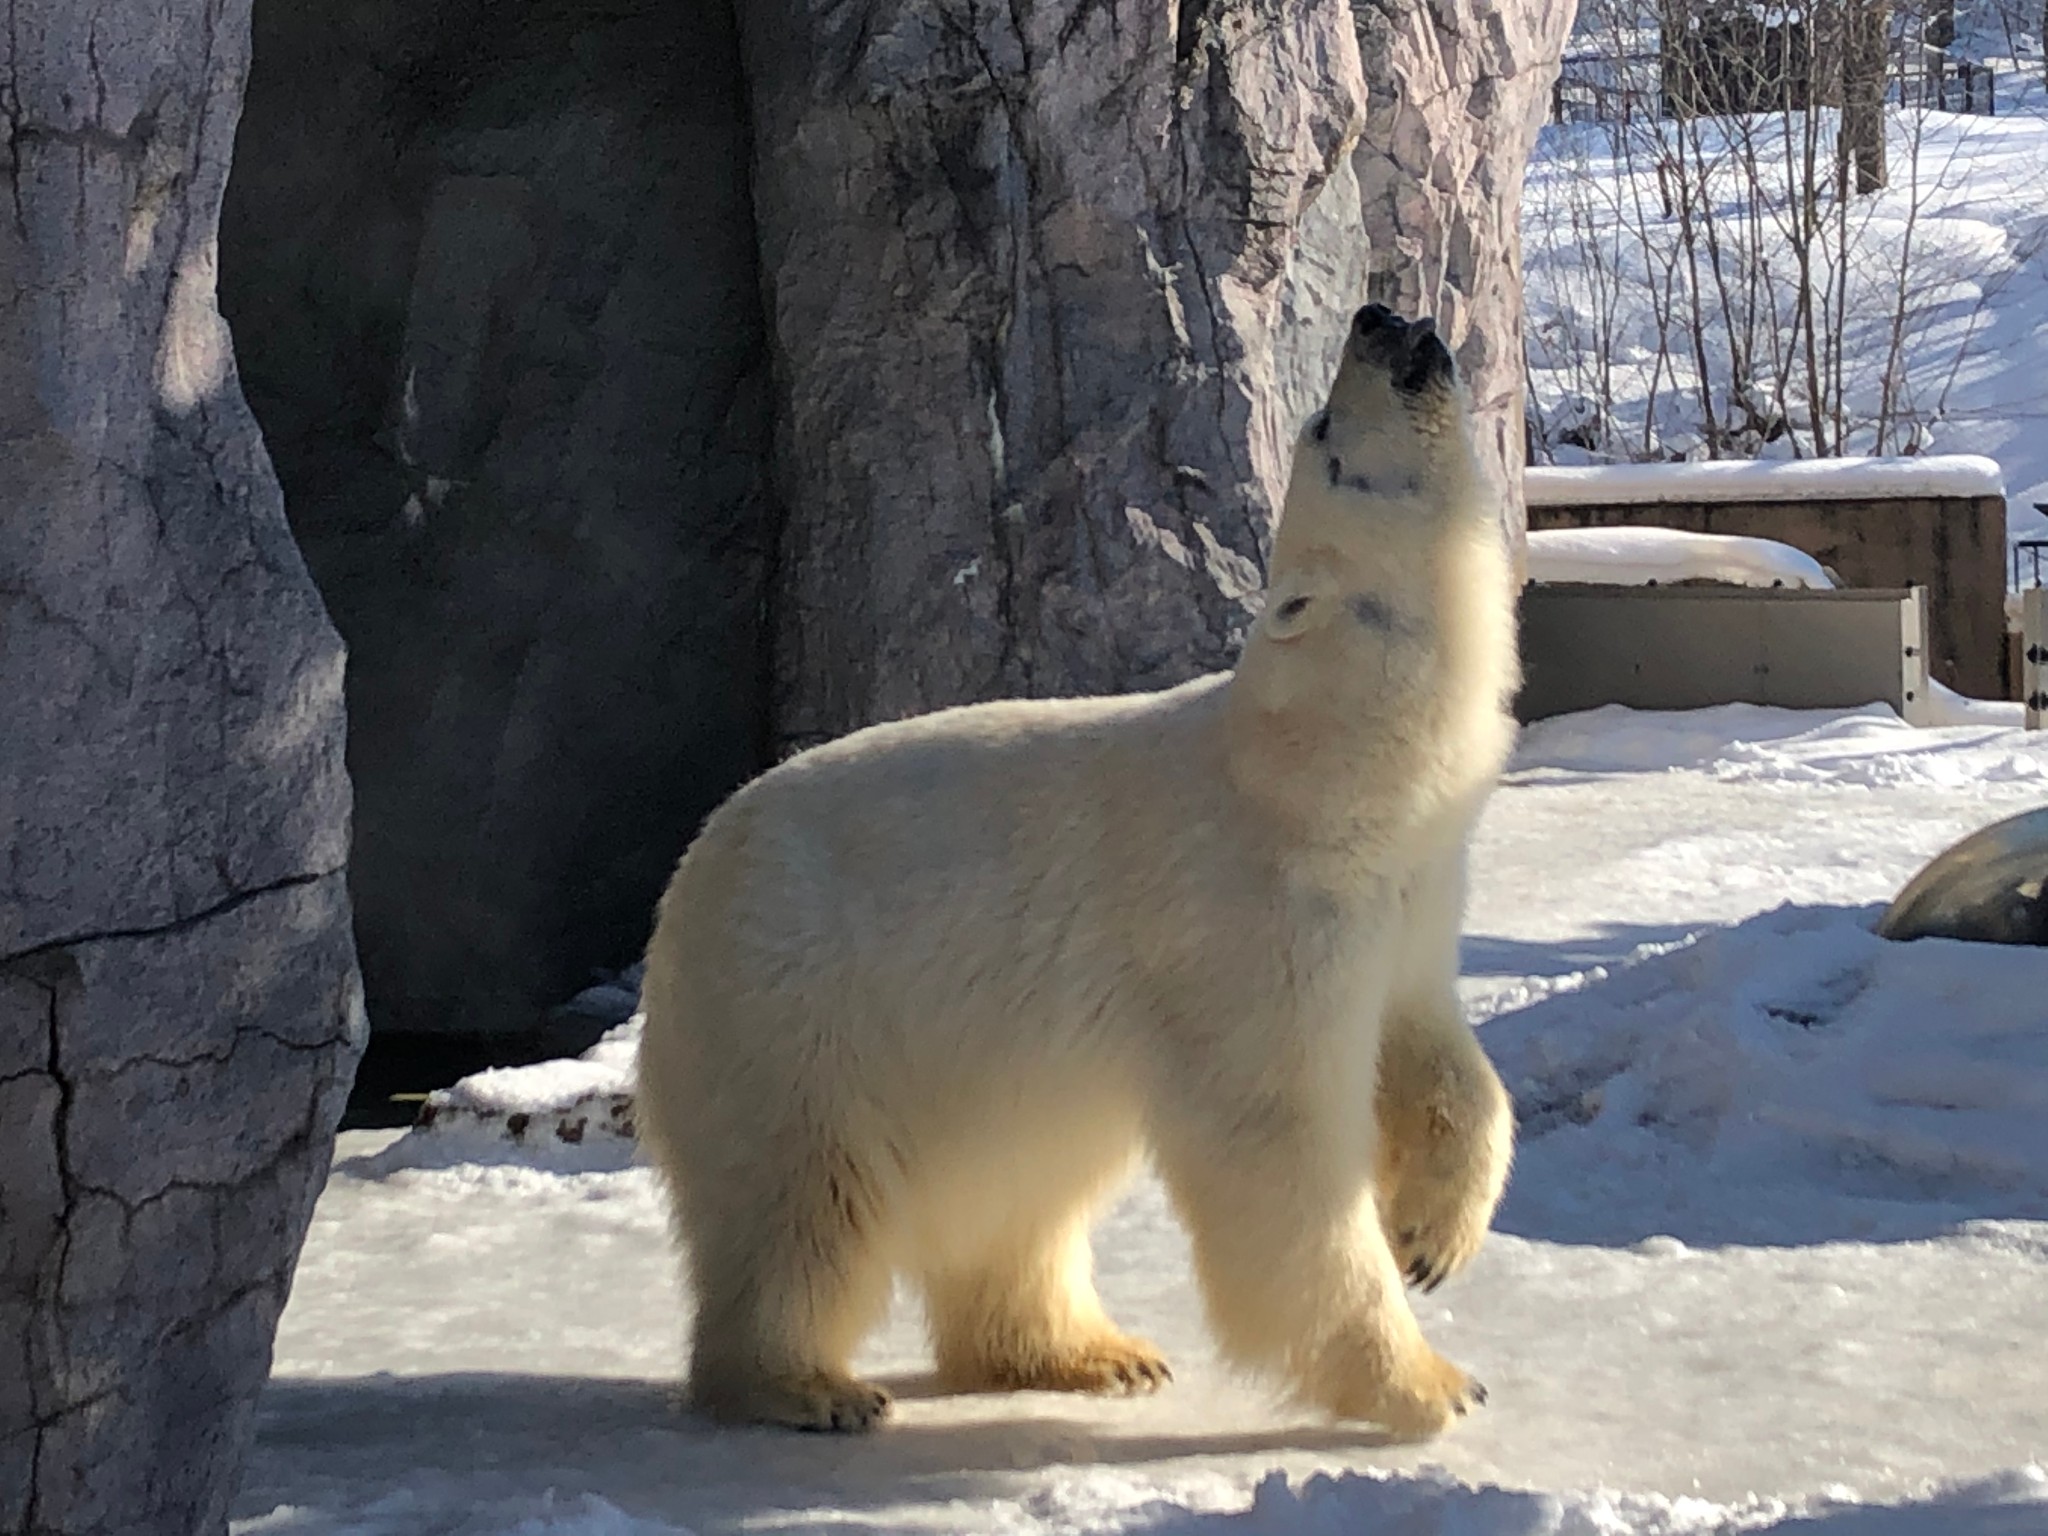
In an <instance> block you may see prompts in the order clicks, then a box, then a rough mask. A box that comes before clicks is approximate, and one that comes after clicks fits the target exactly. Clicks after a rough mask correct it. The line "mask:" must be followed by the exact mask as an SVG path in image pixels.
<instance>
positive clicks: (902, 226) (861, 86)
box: [741, 0, 1363, 746]
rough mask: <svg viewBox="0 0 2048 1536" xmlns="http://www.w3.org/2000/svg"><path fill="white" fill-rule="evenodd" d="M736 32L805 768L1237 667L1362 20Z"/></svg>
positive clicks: (765, 14) (790, 717)
mask: <svg viewBox="0 0 2048 1536" xmlns="http://www.w3.org/2000/svg"><path fill="white" fill-rule="evenodd" d="M741 30H742V41H743V44H744V51H745V57H746V64H747V76H748V82H749V85H750V96H751V100H752V109H753V115H754V131H755V196H756V207H755V218H756V222H757V225H758V228H759V231H760V241H761V253H762V257H761V259H762V268H763V279H764V282H765V284H766V287H767V291H768V294H769V323H770V333H771V338H772V342H773V348H774V355H775V363H776V370H777V378H776V403H777V421H776V441H775V447H776V467H777V476H778V487H779V490H780V493H781V497H782V499H783V501H784V504H785V505H786V507H787V509H788V512H787V522H786V524H785V528H784V537H783V540H782V544H781V553H780V561H779V565H778V570H777V577H776V586H775V604H776V628H775V655H774V684H775V701H774V712H775V723H776V732H777V736H778V739H779V740H780V742H781V743H783V744H784V745H786V746H796V745H803V744H805V743H808V742H811V741H815V740H818V739H821V738H823V737H827V736H831V735H834V734H837V733H839V732H841V731H844V730H846V729H848V728H849V727H852V726H856V725H861V724H864V723H866V722H868V721H872V720H876V719H882V718H887V717H890V716H895V715H902V714H907V713H910V712H912V711H914V710H918V709H923V708H929V707H931V706H934V705H939V704H947V703H953V702H958V701H960V700H965V699H975V698H989V697H994V696H998V695H1005V694H1011V695H1019V694H1038V695H1044V694H1060V693H1092V692H1101V691H1105V690H1109V689H1116V688H1144V687H1152V686H1158V685H1161V684H1165V683H1170V682H1174V681H1177V680H1179V679H1181V678H1185V677H1187V676H1190V675H1192V674H1193V673H1196V672H1200V671H1204V670H1209V669H1213V668H1216V667H1221V666H1226V665H1228V664H1229V663H1230V661H1231V659H1232V657H1233V655H1234V651H1235V644H1236V640H1237V638H1238V636H1239V635H1240V634H1241V632H1242V629H1243V626H1244V624H1245V623H1246V621H1247V620H1248V619H1249V618H1250V616H1251V615H1252V613H1253V612H1254V611H1255V604H1256V599H1257V594H1258V591H1259V588H1260V585H1261V581H1262V572H1263V562H1264V559H1265V553H1266V548H1267V544H1268V540H1269V536H1270V531H1271V524H1272V518H1273V512H1274V508H1275V507H1276V506H1277V505H1278V503H1279V499H1280V494H1281V490H1282V483H1283V481H1284V478H1285V457H1286V451H1287V446H1288V441H1289V438H1290V436H1291V433H1292V431H1293V428H1294V425H1295V423H1293V422H1291V421H1285V420H1283V419H1281V413H1280V412H1279V411H1278V410H1276V409H1275V408H1274V395H1273V390H1272V384H1273V381H1274V378H1275V377H1276V372H1277V371H1278V369H1279V367H1280V364H1279V363H1278V362H1277V361H1276V359H1277V357H1278V356H1279V355H1281V354H1283V353H1286V352H1287V351H1289V349H1290V348H1291V347H1293V346H1294V345H1296V339H1295V338H1293V337H1290V336H1286V335H1283V334H1281V329H1280V326H1279V318H1280V308H1281V306H1280V294H1281V290H1282V288H1283V286H1284V284H1285V282H1286V279H1287V275H1288V272H1289V269H1290V265H1291V263H1292V261H1293V257H1294V253H1295V250H1296V247H1297V244H1298V230H1299V227H1300V224H1301V221H1302V218H1303V215H1304V211H1305V210H1306V209H1308V208H1309V207H1310V206H1311V205H1312V204H1313V203H1314V202H1315V200H1316V198H1317V196H1318V194H1319V193H1320V192H1322V190H1323V188H1324V187H1325V185H1326V183H1327V182H1328V181H1329V179H1330V176H1331V173H1332V171H1333V170H1335V169H1336V168H1337V167H1338V166H1339V165H1340V164H1341V162H1342V157H1343V154H1344V151H1345V150H1346V148H1347V147H1348V146H1349V143H1350V141H1351V137H1352V135H1353V134H1354V132H1355V131H1356V127H1357V123H1358V120H1359V116H1360V113H1361V111H1362V110H1363V102H1362V100H1361V98H1360V94H1359V76H1358V67H1357V60H1356V56H1355V50H1354V46H1353V40H1352V23H1351V16H1350V12H1349V10H1348V8H1347V7H1346V5H1345V4H1344V3H1343V0H1310V3H1295V0H1290V3H1288V4H1285V5H1280V4H1275V3H1272V0H1258V3H1250V0H1209V3H1203V0H1190V3H1184V4H1181V5H1178V6H1172V5H1162V4H1159V3H1157V0H1085V3H1084V0H1014V3H1006V4H997V3H992V0H974V3H959V4H947V5H943V6H936V7H935V6H930V5H927V4H923V3H919V0H870V3H865V4H861V5H856V6H843V5H836V4H828V3H826V0H760V3H758V4H750V5H748V6H746V7H744V9H743V14H742V27H741ZM1341 323H1342V322H1341V321H1339V324H1341ZM1324 366H1325V367H1327V366H1328V363H1327V362H1325V364H1324Z"/></svg>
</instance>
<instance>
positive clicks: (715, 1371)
mask: <svg viewBox="0 0 2048 1536" xmlns="http://www.w3.org/2000/svg"><path fill="white" fill-rule="evenodd" d="M1469 437H1470V432H1469V427H1468V424H1467V421H1466V417H1465V409H1464V403H1463V399H1462V396H1461V393H1460V392H1459V390H1458V389H1457V387H1456V385H1455V382H1454V380H1453V378H1452V374H1451V369H1450V364H1449V355H1448V353H1447V352H1445V351H1444V350H1443V348H1442V347H1441V345H1440V343H1438V342H1436V341H1435V339H1434V337H1433V336H1431V335H1430V334H1429V333H1428V332H1427V330H1426V328H1424V327H1420V326H1418V327H1408V326H1405V325H1403V324H1401V323H1400V322H1398V321H1394V320H1393V319H1392V318H1391V317H1389V316H1387V315H1386V314H1385V312H1384V311H1378V310H1376V309H1369V310H1367V311H1362V312H1361V314H1360V316H1359V318H1358V322H1357V326H1356V328H1355V330H1354V332H1353V334H1352V336H1351V338H1350V340H1349V341H1348V342H1347V345H1346V351H1345V357H1344V360H1343V362H1342V364H1341V365H1340V367H1339V369H1338V373H1337V378H1336V381H1335V382H1334V383H1333V385H1332V387H1331V392H1330V400H1329V405H1328V407H1327V409H1326V410H1325V411H1324V412H1322V413H1320V414H1319V416H1318V417H1317V418H1316V420H1315V421H1314V422H1312V423H1311V424H1310V426H1309V427H1308V428H1307V429H1306V430H1305V431H1304V433H1303V435H1302V438H1301V440H1300V442H1299V444H1298V446H1297V449H1296V457H1295V466H1294V472H1293V478H1292V482H1291V484H1290V488H1289V493H1288V499H1287V507H1286V513H1285V517H1284V519H1283V521H1282V523H1281V525H1280V528H1279V530H1278V533H1277V536H1276V539H1275V545H1274V550H1273V555H1272V561H1271V567H1272V579H1271V582H1270V584H1269V589H1268V593H1267V606H1266V610H1265V613H1264V616H1263V617H1262V618H1261V619H1260V621H1259V623H1258V625H1257V626H1256V627H1255V629H1254V631H1253V633H1252V635H1251V636H1250V638H1249V639H1248V641H1247V644H1246V648H1245V652H1244V656H1243V658H1242V660H1241V662H1240V664H1239V666H1238V668H1237V670H1236V672H1235V673H1233V674H1230V675H1225V676H1218V677H1210V678H1203V679H1199V680H1197V681H1195V682H1192V683H1189V684H1186V685H1185V686H1183V687H1180V688H1175V689H1171V690H1168V691H1166V692H1164V693H1157V694H1147V695H1134V696H1129V697H1122V698H1110V699H1093V700H1071V699H1070V700H1053V701H1036V702H1019V703H1006V704H987V705H977V706H973V707H971V708H966V709H959V710H948V711H943V712H941V713H938V714H935V715H929V716H925V717H923V718H920V719H916V720H908V721H902V722H898V723H895V724H891V725H884V726H878V727H874V728H872V729H869V730H865V731H860V732H856V733H855V734H853V735H852V736H849V737H847V738H845V739H844V740H841V741H838V742H834V743H831V744H830V745H827V746H825V747H821V748H817V749H814V750H812V751H810V752H806V753H803V754H801V755H799V756H798V757H795V758H792V759H791V760H790V761H789V762H787V763H784V764H782V765H781V766H780V767H778V768H775V769H774V770H772V771H770V772H769V773H766V774H764V775H762V777H761V778H759V779H757V780H756V781H755V782H754V783H752V784H751V785H749V786H747V787H746V788H745V789H744V790H742V791H741V792H740V793H739V794H737V795H735V796H734V797H733V798H732V800H730V801H729V802H728V803H727V804H726V805H725V806H723V807H722V808H721V809H720V810H719V811H718V812H717V814H716V815H714V816H713V817H712V818H711V820H710V821H709V822H708V823H707V824H706V826H705V828H704V830H703V832H702V833H701V834H700V835H699V837H698V839H697V841H696V843H695V844H694V845H693V846H692V848H691V849H690V851H689V853H688V854H687V855H686V856H685V858H684V859H683V862H682V864H681V866H680V867H679V868H678V870H677V872H676V876H675V879H674V880H673V882H672V883H671V885H670V887H669V890H668V892H667V894H666V896H665V897H664V898H663V901H662V905H661V910H660V912H659V914H658V916H657V920H656V927H655V933H654V937H653V940H652V942H651V944H650V945H649V949H648V955H647V976H646V982H645V990H644V995H643V1003H644V1006H645V1010H646V1014H647V1022H646V1030H645V1034H644V1037H643V1043H642V1046H641V1057H640V1087H639V1103H638V1117H639V1123H640V1125H641V1127H642V1132H643V1135H644V1137H645V1139H646V1142H647V1145H648V1149H649V1151H650V1153H651V1154H652V1156H653V1158H654V1160H655V1161H656V1163H657V1165H658V1166H659V1167H660V1169H661V1171H662V1173H663V1175H664V1177H665V1179H666V1181H667V1183H668V1185H669V1188H670V1192H671V1195H672V1199H673V1203H674V1208H675V1215H676V1224H677V1231H678V1235H679V1237H680V1239H681V1241H682V1246H683V1250H684V1253H685V1256H686V1263H687V1266H688V1272H689V1277H690V1283H691V1288H692V1290H693V1292H694V1294H695V1297H696V1301H697V1316H696V1321H695V1325H694V1330H693V1332H694V1339H695V1347H694V1353H693V1357H692V1361H691V1381H690V1392H691V1396H692V1399H693V1401H694V1402H695V1403H696V1404H697V1405H698V1406H699V1407H701V1408H702V1409H704V1410H705V1411H707V1412H709V1413H711V1414H713V1415H715V1416H718V1417H721V1418H726V1419H734V1420H753V1421H761V1422H768V1423H777V1424H790V1425H796V1426H800V1427H805V1428H820V1429H825V1428H830V1429H860V1428H866V1427H868V1426H870V1425H872V1424H873V1423H875V1422H876V1421H877V1420H878V1419H879V1418H880V1417H881V1416H882V1414H883V1413H884V1411H885V1410H886V1406H887V1399H886V1395H885V1394H883V1393H882V1392H880V1391H879V1390H878V1389H877V1388H875V1387H873V1386H870V1385H867V1384H865V1383H862V1382H860V1381H859V1380H857V1379H856V1378H855V1377H854V1376H853V1374H852V1371H851V1358H852V1355H853V1353H854V1350H855V1348H856V1347H857V1345H858V1343H859V1340H860V1338H861V1337H862V1335H863V1333H864V1332H865V1330H866V1329H867V1328H868V1327H869V1326H871V1324H872V1322H873V1321H874V1319H875V1318H876V1317H877V1316H878V1314H879V1312H880V1310H881V1308H882V1306H883V1304H884V1303H885V1302H886V1299H887V1297H888V1294H889V1285H890V1280H891V1277H892V1276H894V1275H897V1274H905V1275H909V1276H912V1277H914V1278H916V1279H917V1280H918V1281H919V1282H921V1283H922V1285H923V1286H924V1289H925V1294H926V1302H927V1311H928V1313H929V1316H930V1321H931V1326H932V1332H933V1343H934V1349H935V1352H936V1354H937V1356H938V1361H939V1366H940V1371H941V1374H942V1377H943V1378H944V1379H945V1380H947V1381H949V1382H950V1383H952V1384H954V1385H956V1386H959V1387H966V1388H977V1389H986V1388H1000V1387H1050V1388H1070V1389H1076V1390H1088V1391H1099V1390H1132V1389H1146V1388H1149V1387H1152V1386H1155V1385H1157V1384H1158V1383H1159V1382H1160V1381H1161V1380H1163V1379H1164V1377H1165V1365H1164V1362H1163V1361H1161V1360H1160V1359H1159V1357H1158V1355H1157V1354H1156V1352H1154V1351H1153V1350H1151V1348H1150V1347H1149V1346H1147V1345H1144V1344H1142V1343H1140V1342H1138V1341H1135V1340H1131V1339H1128V1338H1126V1337H1125V1336H1124V1335H1123V1334H1122V1333H1120V1332H1119V1331H1118V1330H1117V1329H1116V1328H1115V1326H1114V1325H1113V1324H1112V1323H1111V1322H1110V1320H1109V1319H1108V1318H1107V1317H1106V1316H1105V1315H1104V1313H1103V1310H1102V1307H1101V1305H1100V1303H1099V1301H1098V1300H1097V1298H1096V1295H1095V1291H1094V1286H1093V1283H1092V1280H1091V1278H1090V1275H1089V1268H1090V1265H1089V1253H1088V1248H1087V1241H1086V1228H1087V1221H1088V1218H1089V1215H1090V1213H1091V1212H1092V1211H1093V1210H1094V1209H1096V1207H1097V1206H1098V1204H1099V1202H1100V1201H1101V1199H1102V1198H1103V1197H1104V1196H1105V1194H1106V1193H1107V1192H1108V1191H1109V1190H1110V1189H1111V1188H1113V1187H1114V1184H1115V1181H1116V1179H1117V1178H1118V1176H1119V1175H1120V1174H1121V1173H1122V1171H1123V1170H1124V1169H1125V1168H1127V1167H1128V1166H1129V1164H1130V1163H1131V1161H1132V1160H1133V1158H1134V1156H1135V1155H1136V1154H1137V1153H1138V1152H1139V1151H1140V1150H1141V1149H1145V1148H1149V1149H1150V1150H1151V1152H1152V1154H1153V1156H1154V1157H1155V1159H1156V1161H1157V1162H1158V1164H1159V1167H1160V1169H1161V1171H1162V1173H1163V1174H1164V1176H1165V1178H1166V1180H1167V1182H1168V1184H1169V1186H1170V1188H1171V1189H1172V1192H1173V1196H1174V1199H1175V1201H1176V1202H1177V1205H1178V1208H1179V1210H1180V1212H1181V1214H1182V1216H1183V1218H1184V1219H1185V1221H1186V1222H1187V1225H1188V1227H1189V1230H1190V1232H1191V1234H1192V1236H1193V1240H1194V1247H1195V1254H1196V1266H1197V1271H1198V1274H1199V1277H1200V1280H1201V1284H1202V1287H1203V1290H1204V1293H1205V1297H1206V1299H1207V1302H1208V1308H1209V1314H1210V1317H1211V1319H1212V1321H1213V1324H1214V1326H1215V1329H1216V1332H1217V1335H1218V1337H1219V1339H1220V1341H1221V1343H1222V1345H1223V1347H1224V1349H1225V1351H1226V1352H1227V1353H1228V1354H1229V1355H1230V1356H1231V1358H1233V1359H1235V1360H1237V1361H1240V1362H1242V1363H1244V1364H1246V1365H1249V1366H1255V1367H1258V1368H1262V1369H1265V1370H1267V1371H1270V1372H1272V1373H1274V1374H1276V1375H1278V1376H1279V1377H1280V1378H1281V1379H1282V1380H1284V1381H1285V1382H1287V1383H1289V1384H1290V1385H1291V1386H1292V1388H1293V1390H1294V1391H1295V1392H1296V1393H1297V1394H1299V1395H1300V1396H1301V1397H1303V1398H1304V1399H1306V1400H1307V1401H1310V1402H1313V1403H1315V1404H1318V1405H1320V1406H1321V1407H1323V1408H1325V1409H1327V1410H1328V1411H1330V1412H1331V1413H1334V1414H1338V1415H1341V1416H1346V1417H1358V1418H1366V1419H1372V1420H1375V1421H1377V1422H1379V1423H1381V1424H1383V1425H1386V1426H1387V1427H1389V1428H1391V1429H1393V1430H1395V1431H1397V1432H1399V1433H1403V1434H1427V1433H1431V1432H1433V1431H1435V1430H1437V1429H1440V1428H1442V1427H1443V1425H1444V1424H1446V1423H1448V1422H1449V1421H1450V1420H1451V1419H1452V1418H1453V1417H1455V1416H1456V1415H1457V1414H1458V1413H1461V1412H1463V1411H1465V1409H1466V1408H1467V1407H1469V1406H1470V1404H1471V1403H1472V1402H1474V1401H1476V1400H1477V1397H1478V1395H1479V1394H1478V1391H1477V1388H1476V1387H1475V1385H1474V1384H1473V1383H1472V1382H1471V1381H1470V1380H1469V1379H1468V1378H1467V1377H1466V1376H1465V1375H1464V1373H1463V1372H1461V1371H1459V1370H1458V1369H1457V1368H1456V1367H1454V1366H1451V1365H1450V1364H1448V1363H1447V1362H1445V1361H1444V1360H1443V1359H1442V1358H1441V1357H1439V1356H1438V1355H1437V1354H1436V1353H1435V1352H1434V1351H1433V1350H1432V1349H1431V1348H1430V1347H1429V1345H1428V1344H1427V1343H1426V1342H1425V1341H1424V1340H1423V1338H1422V1336H1421V1334H1420V1331H1419V1330H1418V1328H1417V1326H1416V1323H1415V1319H1414V1317H1413V1315H1412V1313H1411V1312H1410V1311H1409V1309H1408V1305H1407V1301H1406V1298H1405V1295H1404V1293H1403V1290H1402V1285H1401V1277H1402V1270H1403V1269H1404V1268H1407V1269H1413V1270H1415V1272H1416V1273H1417V1275H1418V1276H1419V1278H1421V1279H1423V1280H1425V1281H1433V1280H1434V1279H1435V1278H1436V1277H1437V1276H1438V1275H1439V1273H1448V1272H1449V1271H1450V1270H1451V1269H1454V1268H1455V1267H1456V1266H1457V1265H1458V1264H1460V1263H1462V1262H1464V1260H1465V1259H1466V1258H1468V1257H1469V1256H1470V1253H1471V1251H1472V1249H1473V1248H1474V1247H1475V1246H1476V1245H1477V1243H1478V1240H1479V1236H1480V1234H1481V1233H1482V1232H1483V1231H1484V1228H1485V1225H1486V1222H1487V1220H1488V1218H1489V1217H1490V1215H1491V1211H1492V1208H1493V1204H1494V1202H1495V1200H1496V1199H1497V1198H1498V1195H1499V1192H1500V1186H1501V1181H1502V1180H1503V1178H1504V1177H1505V1174H1506V1167H1507V1147H1508V1125H1507V1118H1506V1112H1505V1100H1504V1098H1503V1097H1502V1096H1500V1094H1499V1085H1498V1083H1497V1082H1496V1081H1495V1080H1494V1078H1493V1076H1492V1073H1491V1069H1490V1068H1488V1067H1487V1066H1486V1063H1485V1060H1484V1057H1483V1056H1482V1055H1481V1054H1480V1053H1479V1049H1478V1046H1477V1043H1476V1041H1474V1040H1473V1038H1472V1036H1471V1034H1470V1032H1469V1031H1468V1030H1467V1029H1466V1028H1465V1026H1464V1024H1463V1023H1462V1021H1461V1020H1460V1018H1459V1015H1458V1012H1457V1007H1456V998H1455V991H1454V982H1455V975H1456V934H1457V925H1458V905H1459V901H1460V892H1459V888H1458V887H1459V878H1458V874H1457V871H1458V869H1459V866H1460V860H1461V850H1462V848H1463V846H1464V843H1465V840H1466V837H1467V834H1468V832H1469V830H1470V826H1471V823H1472V819H1473V818H1474V816H1476V814H1477V812H1478V808H1479V805H1480V803H1481V802H1482V800H1483V799H1484V796H1485V794H1486V793H1487V791H1488V789H1489V787H1490V786H1491V784H1492V782H1493V779H1494V777H1495V775H1496V773H1497V772H1498V769H1499V766H1500V763H1501V761H1502V759H1503V757H1504V755H1505V752H1506V749H1507V744H1508V741H1509V738H1510V735H1511V730H1512V727H1511V725H1510V723H1509V721H1508V718H1507V715H1506V713H1505V709H1504V704H1505V700H1506V698H1507V695H1508V693H1509V692H1510V691H1511V690H1512V688H1513V686H1514V680H1515V662H1514V650H1513V633H1512V626H1513V603H1512V594H1511V590H1510V576H1509V566H1508V560H1507V555H1506V551H1505V548H1504V547H1503V544H1502V541H1501V538H1500V535H1499V530H1498V528H1497V527H1496V526H1495V524H1494V521H1493V516H1492V509H1491V508H1490V507H1488V506H1487V505H1486V503H1485V502H1484V500H1483V499H1482V497H1481V493H1480V491H1479V485H1480V481H1479V479H1478V476H1477V473H1476V470H1475V467H1474V465H1473V463H1472V458H1471V447H1470V442H1469ZM1383 1220H1384V1223H1385V1226H1384V1229H1383V1225H1382V1222H1383ZM1390 1234H1391V1235H1390Z"/></svg>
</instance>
